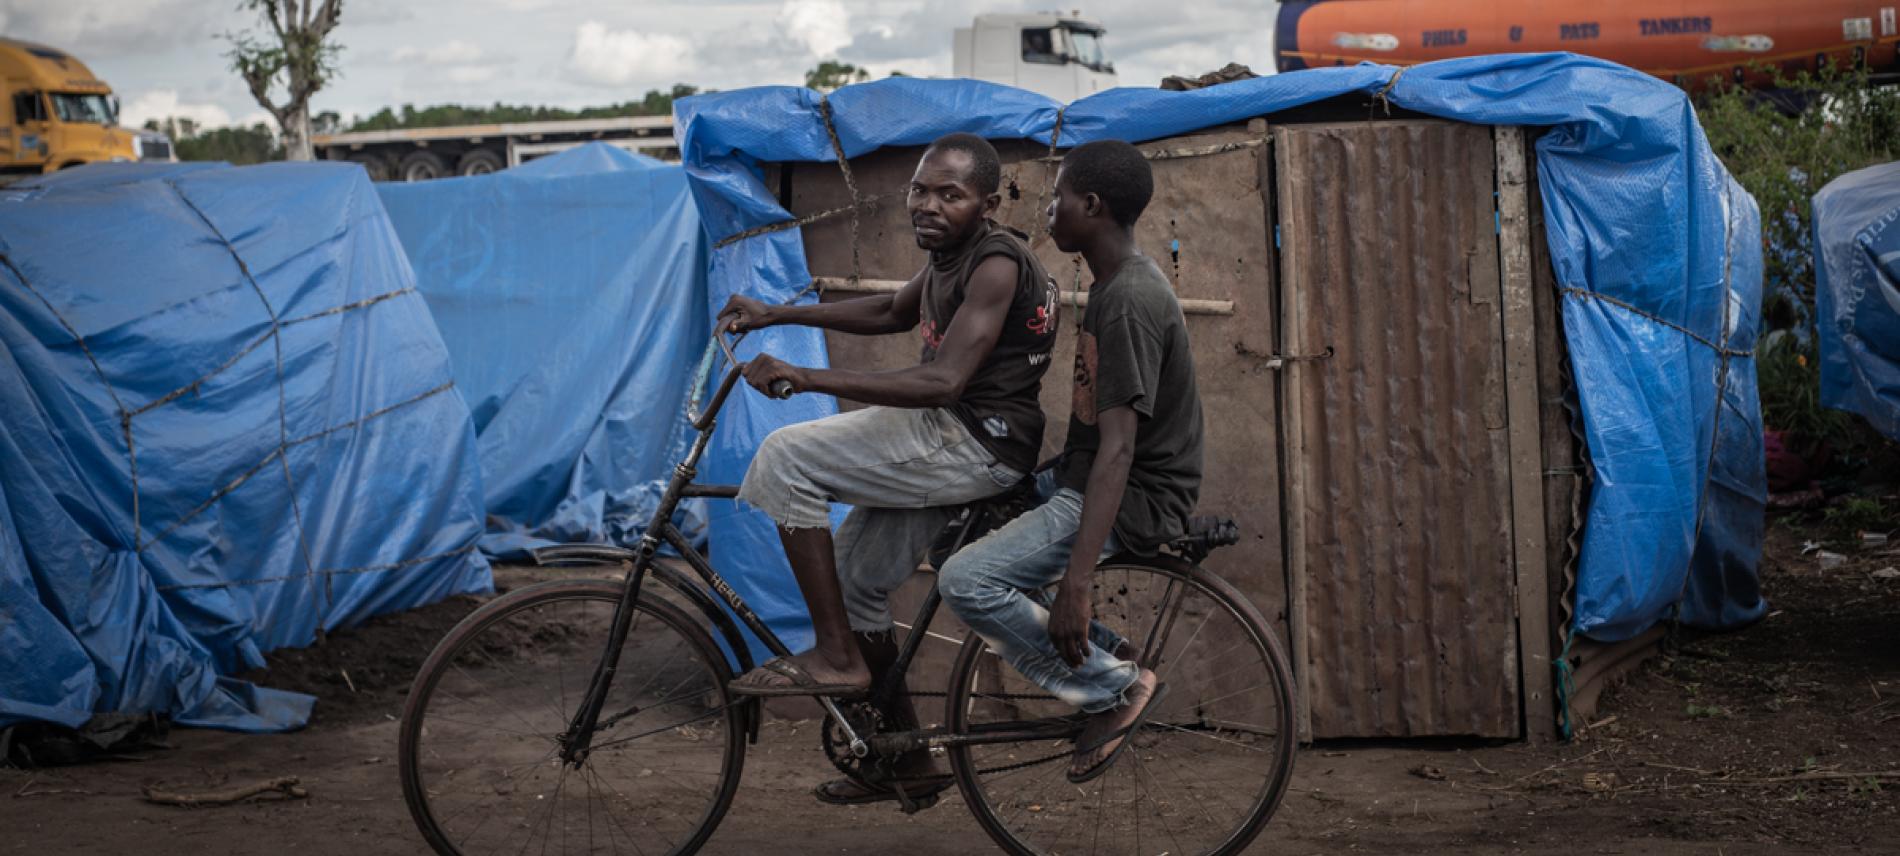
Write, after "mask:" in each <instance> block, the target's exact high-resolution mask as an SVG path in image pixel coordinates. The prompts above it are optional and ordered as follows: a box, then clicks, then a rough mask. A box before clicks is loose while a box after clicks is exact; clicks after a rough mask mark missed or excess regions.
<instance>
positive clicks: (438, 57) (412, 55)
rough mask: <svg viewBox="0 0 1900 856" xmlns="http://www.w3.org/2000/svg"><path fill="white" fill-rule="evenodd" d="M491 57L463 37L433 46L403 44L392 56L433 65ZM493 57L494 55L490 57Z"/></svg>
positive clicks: (459, 63)
mask: <svg viewBox="0 0 1900 856" xmlns="http://www.w3.org/2000/svg"><path fill="white" fill-rule="evenodd" d="M485 57H489V55H488V54H487V53H485V52H484V51H483V50H482V49H481V48H480V47H478V46H476V45H472V44H469V43H468V42H465V41H462V40H461V39H450V40H449V41H446V42H443V43H442V44H439V45H435V46H433V47H427V48H419V47H416V46H414V45H403V46H402V47H399V48H397V49H396V52H395V53H394V54H391V55H390V58H391V59H393V60H395V61H396V62H414V61H416V60H422V61H423V62H427V63H430V64H433V65H469V64H472V63H476V62H481V61H482V60H483V58H485ZM490 58H491V59H492V57H490Z"/></svg>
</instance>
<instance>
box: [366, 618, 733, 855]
mask: <svg viewBox="0 0 1900 856" xmlns="http://www.w3.org/2000/svg"><path fill="white" fill-rule="evenodd" d="M623 594H624V593H623V592H622V591H620V590H618V589H617V588H616V589H610V588H609V587H608V586H605V585H599V584H593V583H588V582H584V581H560V582H557V583H546V584H537V585H535V586H530V587H527V588H526V589H523V590H522V591H521V592H520V593H519V594H517V593H510V594H508V595H504V596H503V597H502V598H501V599H498V601H496V602H493V603H491V605H490V607H487V608H485V609H486V610H487V611H486V612H485V613H482V612H478V613H477V616H478V617H479V620H476V621H475V622H473V623H471V624H468V625H467V626H465V627H458V628H457V629H456V630H455V631H452V635H451V637H450V638H449V639H448V640H445V643H444V645H443V646H439V649H438V651H437V653H436V654H434V655H433V656H432V657H431V658H430V660H429V663H430V665H429V669H430V670H431V671H430V672H428V673H426V674H425V675H423V676H422V677H421V678H419V679H418V680H419V682H420V684H421V685H423V686H425V687H427V689H425V690H424V691H423V692H422V693H421V694H420V695H419V696H418V701H417V703H418V704H419V705H420V707H419V708H417V709H415V710H412V711H410V712H409V714H407V715H408V716H409V717H411V719H409V720H405V723H404V726H403V730H402V732H401V743H402V750H401V752H402V754H401V758H400V761H401V766H402V771H403V783H404V784H403V786H404V789H405V792H406V793H407V794H408V795H409V797H410V798H411V809H412V811H413V813H414V814H415V817H416V819H417V822H418V824H419V825H421V827H422V829H423V831H424V833H425V834H427V835H428V836H429V837H430V840H431V841H432V842H434V843H436V844H437V845H439V846H442V847H444V848H459V849H460V851H461V852H463V853H466V854H470V856H478V854H479V855H480V856H486V854H501V856H506V854H511V853H512V854H517V856H530V854H536V853H542V854H566V853H581V852H588V853H609V852H611V853H615V854H619V853H628V854H632V856H647V853H649V852H653V853H656V854H657V853H658V852H662V851H671V850H673V849H675V848H677V847H681V846H683V845H684V844H686V843H687V842H689V841H693V840H695V839H699V838H701V837H702V836H704V835H706V834H708V833H709V832H710V825H711V824H713V823H716V822H717V821H718V819H719V817H720V816H721V815H723V814H724V812H725V810H726V807H727V803H728V801H729V800H730V797H731V790H730V787H731V785H732V782H731V781H730V778H729V777H730V776H731V775H732V773H733V768H732V764H733V763H734V761H735V760H736V759H737V758H738V757H739V753H740V752H742V751H743V747H742V746H740V745H738V744H735V743H734V742H733V739H734V738H733V733H734V729H735V725H736V720H734V719H733V716H732V714H731V713H730V712H729V711H730V708H731V707H732V705H731V704H730V703H729V702H727V701H725V700H724V697H723V695H722V694H721V693H720V690H719V680H720V679H721V676H722V675H723V674H724V670H723V669H722V668H720V667H718V666H715V665H711V663H712V662H713V661H712V660H711V659H710V658H711V657H713V656H714V651H715V650H716V649H715V648H714V644H713V642H712V641H711V640H710V639H706V638H703V637H702V636H701V635H700V634H703V633H704V632H705V631H704V629H703V628H702V627H700V624H699V623H698V622H696V621H694V620H693V619H692V618H691V617H690V616H688V615H675V614H673V612H672V610H677V609H678V608H679V606H678V605H677V604H673V605H668V604H660V603H655V604H652V605H643V606H640V607H637V608H636V610H637V611H636V612H634V613H633V614H632V615H630V616H628V621H629V634H628V639H627V643H626V648H624V649H623V651H624V652H625V653H626V656H625V658H624V660H623V661H622V662H621V663H620V666H619V670H618V675H617V678H618V679H617V680H616V681H615V685H614V686H612V687H611V693H610V695H609V698H608V701H607V704H606V710H608V711H617V712H614V713H612V715H610V716H606V717H604V718H602V719H600V720H598V721H597V730H596V732H595V733H596V735H597V736H598V737H599V738H600V739H598V740H597V742H596V743H595V744H594V745H593V746H592V747H591V754H590V755H589V756H588V759H587V761H586V762H584V763H583V764H582V765H580V766H579V767H574V766H570V765H565V764H561V763H560V762H559V761H558V756H559V752H560V747H561V742H560V738H559V736H558V735H559V733H560V732H561V731H562V730H563V729H565V728H566V726H567V725H568V724H569V721H570V719H571V716H570V715H568V714H565V713H563V712H562V711H563V709H564V708H568V707H571V706H576V705H579V704H580V703H581V697H580V696H577V693H578V692H579V691H580V689H581V688H582V686H583V682H581V681H580V680H578V679H577V680H575V681H569V680H568V678H567V672H568V671H569V668H568V667H569V666H570V665H574V666H575V667H576V668H575V671H576V673H577V675H578V674H579V670H580V663H581V662H582V660H583V658H584V657H587V658H592V657H598V656H599V655H600V653H601V649H600V648H599V647H597V646H598V642H599V641H604V639H605V637H606V635H607V631H608V630H609V629H610V624H611V623H610V622H609V621H607V620H606V617H605V616H604V615H603V614H602V611H603V610H606V609H611V608H614V607H615V606H616V605H617V604H618V603H619V602H620V601H619V598H620V597H621V596H622V595H623ZM550 660H551V661H552V662H550ZM569 660H573V661H575V662H574V663H572V664H570V663H569V662H568V661H569ZM596 671H598V670H597V669H596ZM570 683H573V684H574V687H573V688H572V690H573V691H572V692H570V688H569V686H568V684H570ZM551 716H552V717H554V718H553V719H549V717H551ZM538 720H546V721H547V727H539V726H538V725H537V721H538ZM608 729H612V731H611V732H610V731H608ZM668 732H672V733H670V734H669V733H668ZM608 738H611V739H608ZM642 740H645V741H647V742H644V743H642V742H639V741H642ZM623 744H624V745H623ZM529 759H532V760H529ZM630 786H631V787H630ZM636 829H637V830H639V831H638V832H636V831H635V830H636ZM623 839H624V840H623ZM656 844H657V845H661V846H657V847H656V846H655V845H656Z"/></svg>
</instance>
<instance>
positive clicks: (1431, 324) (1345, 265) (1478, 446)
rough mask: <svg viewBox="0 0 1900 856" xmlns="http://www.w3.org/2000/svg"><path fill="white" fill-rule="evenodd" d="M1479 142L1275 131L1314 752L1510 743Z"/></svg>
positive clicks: (1497, 406) (1494, 378) (1300, 593)
mask: <svg viewBox="0 0 1900 856" xmlns="http://www.w3.org/2000/svg"><path fill="white" fill-rule="evenodd" d="M1491 133H1492V132H1491V129H1490V128H1487V127H1481V126H1472V125H1457V124H1452V123H1447V122H1435V121H1402V122H1379V123H1376V124H1375V123H1354V124H1348V125H1282V126H1278V127H1276V128H1274V130H1273V137H1274V149H1275V160H1276V183H1277V190H1278V192H1277V201H1276V213H1277V220H1278V228H1279V235H1280V244H1281V252H1280V269H1281V298H1282V305H1281V309H1282V324H1283V329H1284V330H1285V333H1286V349H1287V351H1288V352H1289V353H1293V354H1325V353H1328V352H1330V356H1327V357H1326V358H1324V359H1315V360H1311V361H1301V362H1292V363H1289V364H1288V371H1287V387H1286V391H1285V419H1286V421H1285V422H1284V423H1283V429H1284V430H1283V436H1284V437H1285V438H1286V442H1287V444H1288V449H1287V459H1288V472H1287V478H1288V493H1287V497H1288V499H1287V505H1288V508H1287V524H1288V526H1287V533H1286V537H1287V539H1288V545H1289V549H1288V553H1289V557H1290V559H1291V561H1290V562H1289V565H1290V567H1289V569H1288V570H1289V579H1290V580H1291V583H1292V586H1291V587H1292V591H1291V592H1290V595H1291V597H1292V600H1293V606H1294V627H1293V636H1294V646H1295V657H1296V659H1297V660H1298V661H1299V662H1300V663H1301V664H1302V665H1303V666H1304V668H1303V669H1300V671H1302V672H1303V673H1304V675H1305V680H1304V685H1303V691H1304V693H1305V698H1306V707H1307V713H1308V717H1309V718H1308V722H1309V723H1310V736H1311V737H1313V738H1328V737H1378V736H1417V735H1455V734H1469V735H1480V736H1486V737H1515V736H1518V733H1519V710H1518V698H1519V693H1518V678H1519V676H1518V664H1517V650H1518V648H1517V646H1518V642H1517V622H1516V618H1515V609H1514V607H1515V601H1514V589H1513V578H1514V570H1513V566H1512V564H1511V563H1512V553H1511V546H1510V545H1511V531H1512V526H1511V506H1510V483H1509V477H1510V472H1509V466H1510V456H1509V454H1508V443H1507V440H1508V438H1507V430H1506V420H1505V390H1504V348H1503V336H1502V326H1501V325H1502V322H1501V315H1500V304H1499V288H1500V280H1499V270H1498V243H1497V238H1496V234H1495V232H1496V226H1495V223H1496V220H1495V219H1494V217H1495V212H1496V207H1495V203H1494V201H1493V200H1494V178H1495V168H1496V166H1495V164H1496V159H1495V151H1494V148H1493V142H1492V136H1491Z"/></svg>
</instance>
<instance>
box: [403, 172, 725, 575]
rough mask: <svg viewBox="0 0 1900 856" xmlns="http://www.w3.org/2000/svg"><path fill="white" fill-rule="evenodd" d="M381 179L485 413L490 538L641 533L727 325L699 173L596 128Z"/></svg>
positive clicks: (529, 540)
mask: <svg viewBox="0 0 1900 856" xmlns="http://www.w3.org/2000/svg"><path fill="white" fill-rule="evenodd" d="M376 189H377V192H378V193H379V194H380V195H381V196H382V199H383V205H384V207H385V208H387V209H388V211H389V218H390V221H391V222H392V223H393V224H394V225H395V227H396V234H397V235H398V236H399V237H400V238H401V240H402V244H403V248H404V250H405V251H407V253H408V256H409V261H410V264H411V265H412V266H413V267H414V268H415V271H416V283H417V287H418V289H420V290H421V292H422V295H423V297H424V298H425V299H427V301H428V303H429V310H430V312H431V314H432V315H433V316H434V317H435V321H436V326H437V327H438V328H440V329H441V331H442V339H443V341H444V342H445V343H447V345H448V348H449V354H450V358H451V363H452V364H453V366H454V370H455V384H456V387H457V388H458V389H460V390H461V392H462V396H463V398H465V399H467V400H468V404H469V409H470V410H471V411H472V412H473V413H474V417H475V431H476V434H477V436H478V438H479V439H478V444H479V446H480V448H481V460H482V484H483V488H484V491H485V492H486V493H487V510H488V515H489V527H490V532H489V535H488V537H487V538H485V539H484V541H483V549H484V550H485V551H486V552H488V553H489V554H490V555H494V556H502V555H514V554H519V553H520V552H522V551H523V550H525V549H528V548H531V547H534V546H537V545H541V544H545V543H550V542H557V541H585V542H604V541H630V540H631V539H629V537H628V535H629V533H632V537H633V538H637V537H638V533H639V532H640V531H641V530H642V529H643V528H644V527H645V525H646V521H647V517H648V516H649V515H650V514H651V512H652V508H653V506H654V505H655V504H657V501H658V499H659V492H658V489H657V487H656V486H655V484H654V483H655V482H656V481H657V480H660V479H664V478H665V477H666V476H667V475H669V474H670V471H671V469H672V466H673V464H674V463H675V462H676V461H677V460H678V459H679V457H680V454H681V451H682V450H681V448H680V443H679V441H680V440H681V439H682V438H683V437H684V432H683V429H684V428H685V422H684V421H683V420H681V419H679V418H677V416H678V414H679V413H680V412H681V408H682V407H683V406H684V403H685V400H686V396H687V392H688V390H687V387H688V386H689V385H690V383H691V380H692V371H693V365H694V363H695V361H696V360H697V359H698V358H699V354H700V350H699V349H700V348H701V347H702V346H703V345H704V344H705V342H704V341H703V336H704V334H705V332H706V331H708V330H709V329H710V325H711V321H710V320H709V319H710V317H711V316H709V315H708V314H707V312H706V305H705V303H706V299H705V288H706V287H705V261H706V259H705V240H704V237H703V234H702V231H701V229H700V227H699V216H698V214H697V212H696V211H695V210H694V208H693V201H692V198H691V196H690V195H688V193H687V190H686V176H685V174H684V173H683V172H681V170H680V168H679V167H677V166H667V165H665V164H662V163H660V162H659V161H656V160H654V159H652V158H648V157H644V156H641V155H636V154H630V153H628V152H625V151H622V150H620V149H617V148H614V147H613V146H610V145H607V144H605V143H594V144H591V145H588V146H583V147H580V148H575V149H569V150H568V151H566V152H562V153H560V154H557V155H551V156H548V157H544V158H541V159H539V160H534V161H530V162H528V163H526V164H523V165H521V166H519V167H516V168H514V169H509V170H505V171H502V172H498V173H494V174H491V175H483V176H474V177H469V178H456V179H448V180H442V181H428V182H418V183H412V184H381V185H378V186H377V188H376Z"/></svg>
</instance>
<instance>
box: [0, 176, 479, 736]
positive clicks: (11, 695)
mask: <svg viewBox="0 0 1900 856" xmlns="http://www.w3.org/2000/svg"><path fill="white" fill-rule="evenodd" d="M0 344H4V347H0V413H4V414H5V418H4V419H3V420H0V725H5V724H11V723H15V722H20V721H28V720H37V721H45V722H54V723H60V724H63V725H68V726H77V725H80V724H82V723H84V722H85V721H86V720H87V719H88V718H89V717H90V716H91V715H92V714H93V713H94V712H101V713H105V712H117V713H145V712H157V713H164V714H169V715H170V716H171V717H172V718H173V719H174V720H175V721H178V722H181V723H184V724H188V725H206V726H216V727H223V728H231V729H236V730H243V731H270V730H281V729H285V728H294V727H297V726H299V725H301V724H303V722H304V721H305V719H306V718H307V716H308V715H309V711H310V707H311V704H312V699H311V698H310V697H308V696H303V695H298V694H294V693H285V692H277V691H271V690H266V689H262V688H259V687H255V686H251V685H248V684H245V683H242V682H239V681H236V680H234V679H231V678H229V677H225V676H228V675H230V674H232V673H234V672H238V671H242V670H245V669H250V668H256V667H259V666H262V665H263V662H264V661H263V657H262V654H263V652H265V651H269V650H271V649H274V648H278V647H282V646H291V645H305V644H308V643H310V642H311V641H312V640H313V639H314V638H315V634H316V633H317V631H318V630H320V629H322V630H330V629H335V628H339V627H344V626H348V625H350V624H353V623H355V622H358V621H361V620H362V619H364V618H366V617H368V616H371V615H375V614H378V613H383V612H388V611H392V610H398V609H405V608H410V607H414V606H417V605H421V604H425V603H429V602H432V601H435V600H439V599H441V598H444V597H447V596H449V595H452V594H455V593H460V592H475V591H483V590H486V589H488V588H489V587H490V578H489V569H488V565H487V563H486V561H485V560H484V559H483V557H482V556H481V555H480V554H479V553H478V552H476V550H475V544H476V540H477V539H478V538H479V537H480V536H481V524H482V518H481V485H480V473H479V471H478V469H477V461H476V453H475V436H474V432H473V430H472V428H471V426H470V424H469V418H468V408H467V406H466V405H465V404H464V403H463V402H462V399H461V397H460V396H459V395H458V394H457V393H456V392H455V389H454V387H453V386H452V384H451V383H450V375H449V363H448V353H447V351H446V350H444V348H443V346H442V341H441V339H440V338H439V337H438V336H437V334H436V331H435V325H434V324H433V323H432V322H431V320H430V318H429V313H428V309H427V307H426V306H425V305H424V304H423V301H422V298H421V297H420V296H419V295H417V294H416V293H415V291H414V285H413V282H412V279H411V275H410V271H409V265H408V262H407V261H405V260H404V258H403V255H402V250H401V248H400V246H399V245H398V244H397V242H396V237H395V233H394V232H392V231H391V230H390V227H389V221H388V220H387V219H386V218H385V217H384V215H383V209H382V206H381V204H380V203H379V202H378V201H377V198H376V193H375V191H374V190H372V189H371V187H370V183H369V181H368V179H367V178H365V176H364V174H363V171H362V170H361V169H360V168H357V167H354V166H350V165H338V164H296V165H290V164H276V165H270V166H258V167H245V168H238V169H233V168H229V167H224V166H221V165H210V164H189V165H187V164H177V165H155V164H125V165H97V166H90V167H87V168H84V169H80V170H75V171H72V172H66V173H60V174H59V175H57V176H54V177H48V178H45V179H39V180H35V181H31V182H28V183H26V184H22V185H15V186H14V187H12V188H8V189H6V190H4V191H0Z"/></svg>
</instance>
